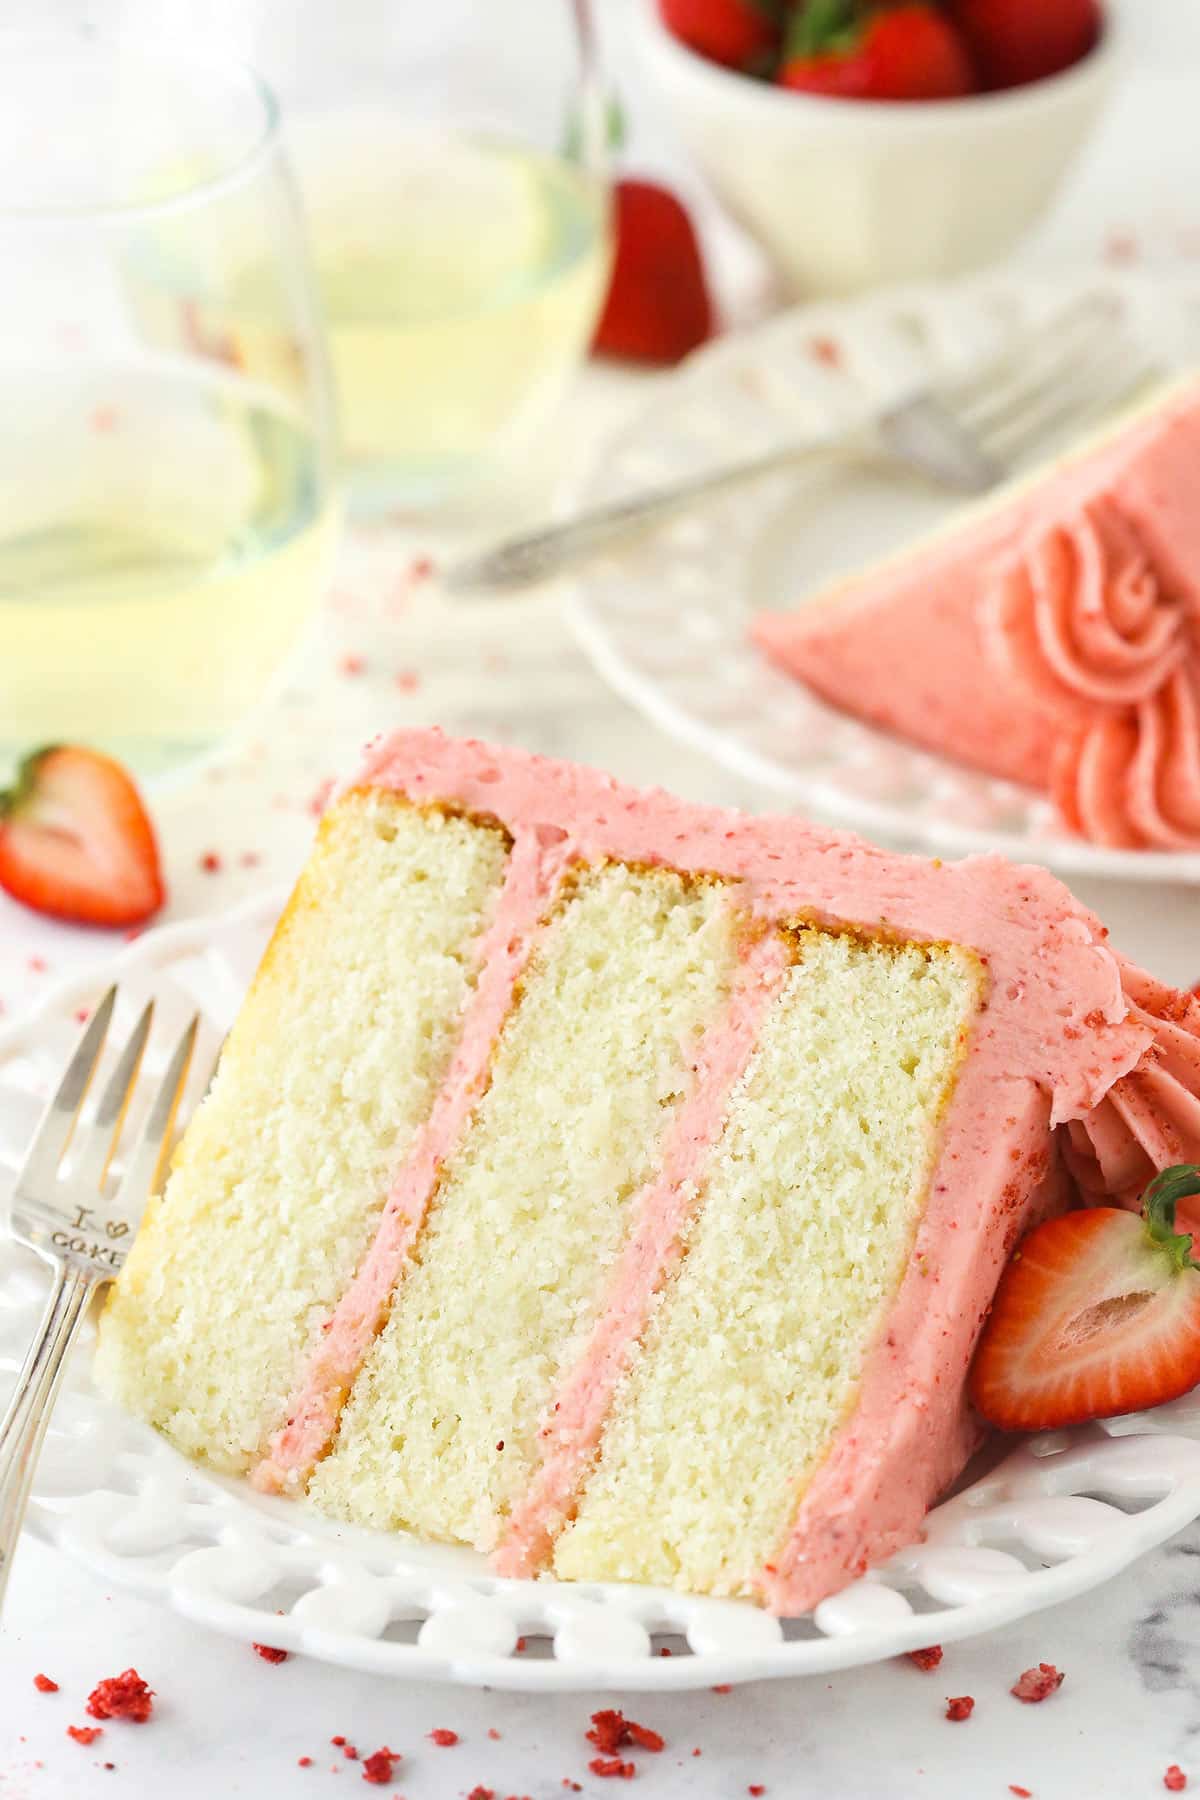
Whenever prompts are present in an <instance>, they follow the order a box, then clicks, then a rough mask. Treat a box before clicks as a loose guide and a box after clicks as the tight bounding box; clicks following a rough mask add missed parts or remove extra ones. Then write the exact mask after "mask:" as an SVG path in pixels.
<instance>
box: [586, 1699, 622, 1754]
mask: <svg viewBox="0 0 1200 1800" xmlns="http://www.w3.org/2000/svg"><path fill="white" fill-rule="evenodd" d="M587 1741H588V1743H589V1744H595V1746H596V1748H597V1750H599V1751H600V1752H601V1754H602V1755H604V1756H611V1755H612V1754H613V1751H614V1750H619V1749H620V1748H621V1745H622V1744H626V1743H628V1741H629V1738H628V1734H627V1732H626V1730H625V1717H624V1714H623V1713H619V1712H617V1711H616V1710H615V1709H614V1708H612V1707H608V1708H606V1709H605V1710H603V1711H602V1712H594V1713H593V1714H592V1729H591V1730H590V1731H589V1732H588V1733H587Z"/></svg>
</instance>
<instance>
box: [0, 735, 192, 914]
mask: <svg viewBox="0 0 1200 1800" xmlns="http://www.w3.org/2000/svg"><path fill="white" fill-rule="evenodd" d="M0 887H2V888H4V889H5V890H6V891H7V892H8V893H10V894H11V895H12V897H13V899H14V900H19V901H20V902H21V903H22V905H24V906H29V907H32V908H33V909H34V911H35V912H42V913H49V914H51V915H52V916H53V917H54V918H58V919H69V920H71V921H73V922H75V923H77V924H82V925H140V924H142V923H143V922H144V921H145V920H146V919H148V918H149V917H150V915H151V914H152V913H155V912H157V911H158V909H159V907H160V906H161V905H162V903H163V899H164V890H163V882H162V874H161V872H160V869H159V862H158V846H157V844H156V843H155V839H154V827H153V826H152V825H151V823H150V820H149V818H148V816H147V814H146V809H145V807H144V806H143V805H142V801H141V796H140V795H139V794H138V791H137V789H136V787H135V786H134V785H133V782H132V780H131V779H130V777H129V776H128V775H127V774H126V773H125V770H124V769H123V768H122V767H121V765H120V764H119V763H116V762H114V761H113V760H112V758H111V757H108V756H101V755H100V754H99V752H98V751H95V750H85V749H81V748H80V747H79V746H78V745H75V744H54V745H52V746H50V747H49V748H48V749H45V750H35V751H34V752H33V754H32V755H31V756H27V757H26V758H25V760H24V762H23V763H22V764H21V766H20V768H19V769H18V771H17V779H16V783H15V785H14V786H13V787H12V788H10V789H9V790H8V792H7V793H0Z"/></svg>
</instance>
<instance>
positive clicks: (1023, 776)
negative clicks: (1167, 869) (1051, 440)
mask: <svg viewBox="0 0 1200 1800" xmlns="http://www.w3.org/2000/svg"><path fill="white" fill-rule="evenodd" d="M753 633H754V637H755V639H756V641H757V642H758V643H759V644H760V645H761V646H762V647H763V649H764V650H765V651H766V652H767V653H768V655H770V656H771V657H772V658H773V660H774V661H776V662H777V663H779V665H780V666H781V667H782V668H784V669H786V670H787V671H788V673H789V674H792V675H795V676H798V677H799V679H800V680H801V681H804V682H806V683H807V684H808V685H809V686H810V687H812V688H813V689H815V691H816V692H817V693H818V694H820V695H822V696H823V697H824V698H825V699H827V700H831V701H832V702H833V703H834V704H835V705H837V706H840V707H843V708H844V709H845V710H846V711H848V712H853V713H856V714H858V715H859V716H860V717H862V718H864V719H867V720H869V721H870V722H871V723H872V724H874V725H879V726H882V727H884V728H885V729H886V730H889V731H894V732H897V733H899V734H900V735H901V736H902V737H906V738H910V739H912V740H913V741H914V742H916V743H919V744H923V745H926V746H927V747H928V748H930V749H932V750H938V751H941V752H943V753H944V754H945V755H948V756H952V757H957V758H958V759H959V760H960V761H961V762H965V763H970V764H973V765H974V766H975V767H978V768H982V769H986V770H988V771H989V772H991V773H992V774H995V775H1002V776H1005V777H1007V778H1009V779H1011V780H1013V781H1018V782H1023V783H1025V784H1027V785H1028V786H1031V787H1035V788H1044V789H1046V790H1047V791H1048V792H1050V793H1051V794H1052V795H1053V798H1054V801H1055V803H1056V806H1057V809H1058V811H1059V814H1060V817H1061V818H1062V820H1063V822H1064V824H1066V825H1067V826H1068V827H1069V828H1070V829H1071V830H1073V831H1076V832H1078V833H1080V834H1082V835H1083V836H1084V837H1088V838H1092V839H1094V840H1095V841H1096V842H1098V843H1102V844H1111V845H1117V846H1124V847H1136V848H1142V847H1145V848H1154V849H1184V848H1197V847H1200V382H1195V381H1192V382H1188V383H1187V384H1185V385H1183V386H1180V387H1176V388H1174V389H1172V390H1171V391H1170V392H1169V393H1168V394H1167V395H1166V396H1165V397H1164V398H1162V399H1161V400H1160V401H1158V402H1157V403H1155V404H1154V405H1152V406H1151V407H1149V408H1148V409H1145V410H1143V411H1142V412H1140V413H1138V414H1137V415H1136V416H1135V417H1134V418H1132V419H1131V420H1129V421H1128V422H1127V423H1125V424H1124V425H1122V426H1121V427H1120V428H1119V429H1118V430H1117V431H1115V432H1113V433H1112V434H1110V435H1109V436H1108V437H1106V438H1104V439H1102V440H1101V441H1099V442H1096V443H1093V444H1092V445H1090V446H1088V447H1087V448H1086V449H1085V450H1083V451H1082V452H1081V453H1079V454H1078V455H1077V456H1075V457H1073V458H1071V459H1069V460H1067V461H1066V462H1063V463H1061V464H1059V465H1057V466H1056V467H1054V468H1051V469H1048V470H1046V471H1045V472H1043V473H1042V474H1040V475H1039V476H1036V477H1035V478H1033V479H1032V480H1029V481H1023V482H1021V483H1019V484H1017V485H1015V486H1013V487H1012V488H1010V489H1008V490H1007V491H1005V492H1004V493H1003V494H1001V495H1000V496H999V497H998V498H996V499H994V500H992V501H989V502H986V503H985V504H984V505H983V506H982V507H979V508H974V509H971V510H970V511H969V512H968V513H967V515H966V516H965V517H964V518H963V519H962V521H961V523H960V524H959V525H957V526H956V527H954V528H952V529H950V530H948V531H944V532H942V533H940V534H937V535H935V536H934V537H932V538H930V539H928V540H927V541H926V542H925V543H923V544H920V545H918V546H917V547H915V548H914V549H912V550H909V551H906V552H905V553H903V554H902V555H899V556H896V557H893V558H891V559H890V560H888V561H887V562H884V563H882V564H880V565H878V566H877V567H876V568H873V569H869V570H867V571H865V572H864V573H863V574H860V575H856V576H853V577H851V578H850V579H849V580H848V581H844V582H841V583H839V584H838V585H837V586H835V587H834V588H832V589H829V590H826V591H825V592H821V593H817V594H815V595H814V596H812V598H811V599H810V600H807V601H806V602H805V603H804V604H803V605H802V606H801V607H800V608H799V609H798V610H797V611H795V612H791V613H783V614H779V613H764V614H761V615H760V616H759V617H758V618H757V619H756V620H755V622H754V627H753Z"/></svg>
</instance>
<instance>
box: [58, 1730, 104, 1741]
mask: <svg viewBox="0 0 1200 1800" xmlns="http://www.w3.org/2000/svg"><path fill="white" fill-rule="evenodd" d="M67 1736H68V1737H69V1738H74V1739H75V1742H76V1743H77V1744H94V1743H95V1741H96V1739H97V1738H98V1737H103V1736H104V1727H103V1725H68V1726H67Z"/></svg>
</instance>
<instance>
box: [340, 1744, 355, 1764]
mask: <svg viewBox="0 0 1200 1800" xmlns="http://www.w3.org/2000/svg"><path fill="white" fill-rule="evenodd" d="M342 1755H343V1756H344V1757H345V1758H346V1760H347V1762H357V1761H358V1745H357V1744H343V1745H342Z"/></svg>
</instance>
